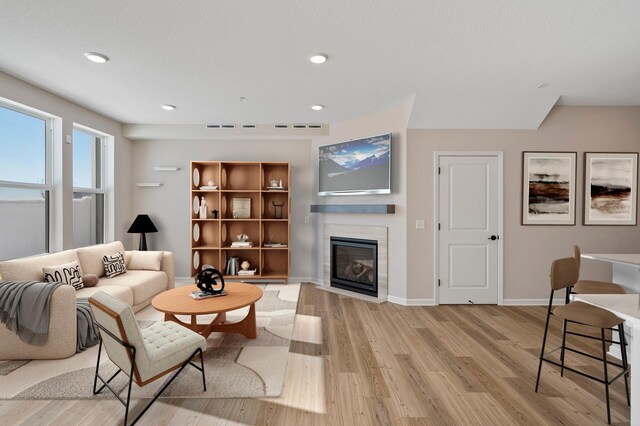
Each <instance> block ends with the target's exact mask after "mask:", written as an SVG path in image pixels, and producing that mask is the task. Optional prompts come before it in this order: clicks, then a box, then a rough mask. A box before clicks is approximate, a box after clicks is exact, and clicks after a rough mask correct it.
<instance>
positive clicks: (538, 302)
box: [502, 299, 565, 306]
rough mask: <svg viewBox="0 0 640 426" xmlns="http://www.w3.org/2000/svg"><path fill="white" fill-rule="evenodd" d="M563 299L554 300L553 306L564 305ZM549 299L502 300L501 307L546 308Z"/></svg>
mask: <svg viewBox="0 0 640 426" xmlns="http://www.w3.org/2000/svg"><path fill="white" fill-rule="evenodd" d="M564 303H565V302H564V299H554V300H553V304H554V305H564ZM548 304H549V299H504V300H503V301H502V305H503V306H547V305H548Z"/></svg>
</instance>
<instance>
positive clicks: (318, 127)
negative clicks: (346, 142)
mask: <svg viewBox="0 0 640 426" xmlns="http://www.w3.org/2000/svg"><path fill="white" fill-rule="evenodd" d="M309 128H310V129H322V124H309Z"/></svg>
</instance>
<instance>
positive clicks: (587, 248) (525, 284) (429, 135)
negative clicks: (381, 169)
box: [407, 106, 640, 303]
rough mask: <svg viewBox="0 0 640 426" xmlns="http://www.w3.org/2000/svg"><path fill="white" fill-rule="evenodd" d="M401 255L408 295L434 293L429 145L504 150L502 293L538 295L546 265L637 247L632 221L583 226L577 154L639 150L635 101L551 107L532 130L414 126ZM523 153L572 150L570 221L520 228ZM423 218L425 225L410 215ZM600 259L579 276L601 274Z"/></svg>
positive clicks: (543, 289)
mask: <svg viewBox="0 0 640 426" xmlns="http://www.w3.org/2000/svg"><path fill="white" fill-rule="evenodd" d="M407 139H408V148H407V169H408V172H407V173H408V183H407V185H408V194H409V195H408V197H407V206H408V213H407V223H408V232H407V258H408V264H407V269H408V282H409V285H408V286H407V289H408V290H407V291H408V296H407V297H408V298H409V299H425V298H426V299H429V298H433V297H434V283H433V259H434V246H433V240H434V232H433V223H434V217H433V215H434V207H433V206H434V203H433V196H434V195H433V186H434V171H433V164H434V151H483V150H484V151H503V152H504V235H502V236H501V238H502V241H503V243H504V298H505V303H508V302H509V300H512V301H513V300H514V299H544V298H548V293H549V282H548V275H549V266H550V262H551V260H552V259H554V258H558V257H566V256H569V255H570V254H571V248H572V245H573V244H579V245H580V246H581V247H582V251H583V253H584V252H592V253H594V252H599V253H638V252H640V231H639V228H638V227H637V226H617V227H616V226H583V225H582V217H583V216H582V203H583V198H584V197H583V191H584V179H583V163H584V153H585V152H588V151H607V152H616V151H618V152H638V151H639V150H640V107H570V106H559V107H555V108H554V109H553V110H552V111H551V113H550V114H549V116H548V117H547V118H546V120H545V121H544V122H543V123H542V125H541V126H540V128H539V129H538V130H417V129H410V130H408V132H407ZM522 151H577V153H578V164H577V166H578V167H577V185H576V191H577V194H576V195H577V197H576V226H522V225H521V224H520V222H521V207H520V206H521V189H520V188H521V179H522V177H521V173H522ZM417 219H426V221H427V229H425V230H416V229H415V221H416V220H417ZM609 273H610V270H609V269H608V268H607V267H606V266H605V265H604V264H597V262H592V261H585V262H583V269H582V276H583V277H585V278H586V277H594V278H600V279H606V278H608V277H609Z"/></svg>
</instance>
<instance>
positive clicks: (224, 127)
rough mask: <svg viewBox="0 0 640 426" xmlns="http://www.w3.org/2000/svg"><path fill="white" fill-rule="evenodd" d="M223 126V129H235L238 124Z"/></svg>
mask: <svg viewBox="0 0 640 426" xmlns="http://www.w3.org/2000/svg"><path fill="white" fill-rule="evenodd" d="M221 127H222V128H223V129H235V128H236V125H235V124H223V125H222V126H221Z"/></svg>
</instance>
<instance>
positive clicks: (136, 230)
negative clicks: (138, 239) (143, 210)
mask: <svg viewBox="0 0 640 426" xmlns="http://www.w3.org/2000/svg"><path fill="white" fill-rule="evenodd" d="M146 232H158V229H157V228H156V226H155V225H154V224H153V222H152V221H151V218H150V217H149V215H146V214H139V215H138V217H136V220H134V221H133V223H132V224H131V226H130V227H129V230H128V231H127V233H129V234H140V233H142V234H144V233H146Z"/></svg>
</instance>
